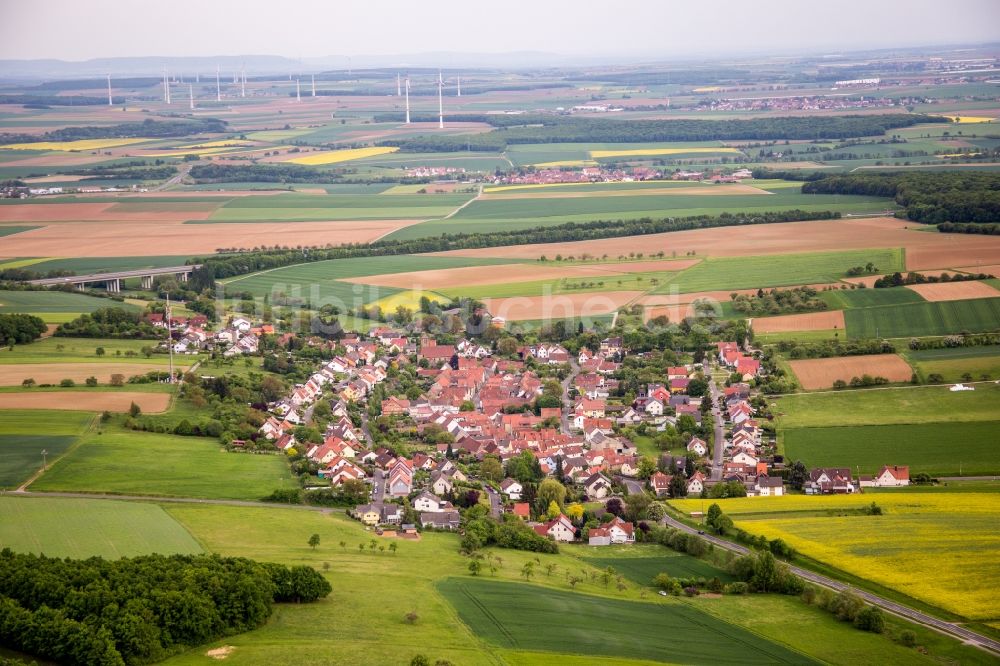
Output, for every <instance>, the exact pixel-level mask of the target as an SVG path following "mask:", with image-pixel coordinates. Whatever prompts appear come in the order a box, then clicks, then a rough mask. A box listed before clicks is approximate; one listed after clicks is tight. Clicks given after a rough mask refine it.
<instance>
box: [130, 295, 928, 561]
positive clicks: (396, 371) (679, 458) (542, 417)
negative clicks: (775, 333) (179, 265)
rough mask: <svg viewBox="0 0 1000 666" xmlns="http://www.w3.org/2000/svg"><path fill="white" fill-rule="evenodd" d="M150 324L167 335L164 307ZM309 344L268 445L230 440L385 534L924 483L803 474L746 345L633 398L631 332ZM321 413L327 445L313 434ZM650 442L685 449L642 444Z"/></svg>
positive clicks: (890, 473) (631, 529)
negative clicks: (579, 341) (314, 357)
mask: <svg viewBox="0 0 1000 666" xmlns="http://www.w3.org/2000/svg"><path fill="white" fill-rule="evenodd" d="M486 314H488V313H486ZM147 319H148V320H149V321H150V322H151V323H153V325H154V326H161V327H164V328H165V327H166V323H165V322H164V319H163V316H162V315H155V314H152V315H147ZM171 336H172V337H171V339H172V341H173V342H172V346H173V351H174V352H175V353H181V354H183V353H193V352H194V351H197V350H204V349H206V348H208V349H213V350H214V351H215V353H216V354H217V355H220V356H221V357H223V358H232V357H234V356H239V355H253V354H258V353H260V352H259V349H261V340H262V338H264V337H265V336H275V328H274V326H273V325H270V324H255V323H254V322H252V321H251V319H250V318H247V317H242V316H236V317H233V318H231V319H230V320H229V322H228V324H227V325H225V326H222V327H220V330H218V331H217V332H214V333H212V332H210V331H207V330H206V321H205V318H204V317H200V316H196V317H190V318H187V319H184V318H176V319H173V318H172V319H171ZM294 337H295V336H294V335H293V334H290V333H285V334H283V335H281V336H276V337H274V338H273V339H274V340H275V342H276V347H272V349H277V351H276V352H274V353H275V354H276V355H281V354H286V355H289V356H290V355H291V352H290V351H283V350H286V349H289V348H290V345H289V343H290V341H291V340H293V338H294ZM305 345H306V346H307V347H311V348H315V349H320V350H322V351H323V352H324V355H325V356H326V357H327V360H323V361H322V363H321V364H320V365H319V367H318V368H316V370H315V372H313V374H312V375H311V376H309V378H308V380H307V381H305V382H302V383H298V384H296V385H295V386H294V387H293V388H291V390H290V392H289V393H288V394H287V395H285V396H283V397H281V398H279V399H277V400H275V401H274V402H272V403H269V404H268V405H267V406H266V407H267V411H268V416H267V419H266V421H265V422H264V423H263V424H262V425H261V426H260V428H259V431H258V432H257V433H256V435H255V436H254V437H253V438H251V439H238V440H233V441H232V442H229V448H230V450H232V451H248V450H254V451H258V452H259V451H265V452H272V453H273V452H282V453H284V454H285V455H287V456H288V457H289V459H290V460H292V461H293V462H294V461H296V460H297V461H299V463H298V464H297V466H296V465H293V468H295V469H298V470H299V471H300V472H302V473H303V475H302V482H303V485H304V488H305V489H306V490H309V491H317V490H322V491H325V492H327V493H331V496H332V497H334V498H340V499H341V500H347V499H353V500H361V501H356V503H354V504H351V505H350V506H349V507H348V508H349V512H350V514H351V515H353V516H354V517H355V518H356V519H357V520H359V521H361V522H362V523H364V524H365V525H367V526H369V527H370V528H372V529H375V530H377V531H378V532H379V533H388V534H392V535H397V534H398V535H399V536H402V537H404V538H405V537H410V538H419V537H418V536H417V535H418V534H419V532H420V531H424V530H428V529H432V530H460V529H462V527H463V525H464V517H465V516H466V515H467V513H468V511H469V510H470V509H472V508H474V507H478V508H477V509H476V510H477V511H478V512H479V513H482V514H485V515H488V516H489V517H491V518H492V519H493V520H496V521H500V522H503V521H505V520H518V521H523V523H524V524H525V525H527V526H528V527H530V528H531V529H532V530H533V531H534V532H535V533H536V534H538V535H540V536H543V537H546V538H549V539H552V540H554V541H562V542H571V541H583V542H584V543H587V544H590V545H593V546H600V545H609V544H627V543H632V542H634V541H635V540H636V532H637V530H640V525H642V524H644V523H645V521H647V520H661V519H662V518H663V513H662V508H661V507H659V505H655V500H663V499H668V498H683V497H702V498H725V497H742V496H747V497H774V496H781V495H784V494H786V493H789V492H801V493H804V494H806V495H825V494H852V493H860V492H863V491H864V489H865V488H866V487H898V486H906V485H908V484H909V472H908V468H907V467H905V466H885V467H883V468H882V469H880V470H878V471H877V473H875V474H874V475H871V476H868V475H857V474H853V473H852V470H851V469H850V468H848V467H843V468H818V469H811V470H805V469H796V468H794V467H793V466H791V465H790V463H789V462H788V461H785V460H783V458H782V457H781V456H779V455H776V454H775V444H774V430H773V427H772V426H770V424H769V423H768V420H769V419H768V416H769V415H768V413H767V402H766V400H765V399H764V398H763V397H762V396H761V395H760V394H759V392H758V391H757V390H756V389H755V386H756V385H757V383H758V381H759V380H760V379H761V377H762V374H763V373H765V369H764V366H763V365H762V363H761V360H760V359H759V352H757V351H755V350H753V349H752V348H748V347H745V346H744V347H742V348H741V346H740V344H738V343H737V342H735V341H719V342H717V343H715V346H714V354H708V355H706V357H705V358H704V359H703V362H701V363H693V362H692V363H687V364H684V365H677V366H670V367H665V368H662V380H661V381H658V382H652V383H647V384H645V385H644V386H643V387H642V388H641V389H640V390H639V391H638V392H637V393H636V395H635V399H634V400H633V401H630V402H625V401H623V399H622V398H621V396H620V391H619V379H618V376H619V373H620V371H621V369H622V364H623V361H624V360H625V359H626V358H627V357H628V356H629V354H630V350H629V349H628V348H627V347H626V346H625V345H624V343H623V340H622V338H621V337H619V336H611V337H606V338H603V339H601V340H600V342H599V344H597V345H594V346H595V348H593V349H591V348H588V347H581V348H580V349H579V351H578V352H576V353H571V352H570V351H569V350H568V349H567V348H566V347H565V346H563V345H562V344H559V343H549V342H537V343H532V344H525V345H523V346H520V347H518V348H517V349H516V350H513V353H507V354H503V353H499V350H498V349H496V345H495V344H491V343H489V342H486V341H485V340H483V339H481V338H476V337H461V338H458V339H457V340H456V341H454V343H453V344H452V343H447V344H445V343H439V342H438V341H437V340H436V339H435V338H434V337H431V336H429V335H426V334H421V333H419V332H418V331H416V330H415V329H414V328H413V327H412V326H411V327H408V328H405V329H404V328H395V327H392V326H380V327H376V328H373V329H371V331H370V332H369V333H368V334H367V335H366V336H358V335H354V334H347V335H346V337H341V338H340V339H337V340H324V339H322V338H318V337H313V338H308V339H306V340H305ZM508 351H510V350H508ZM403 376H406V377H412V378H413V381H412V382H409V381H401V380H400V377H403ZM717 383H718V384H720V386H717ZM320 405H322V408H321V409H320V408H319V406H320ZM321 412H322V413H323V415H324V417H325V418H324V419H323V420H322V423H324V424H325V425H323V428H322V430H319V429H316V430H314V431H313V432H314V433H318V434H319V437H316V436H315V435H313V436H312V437H311V439H309V440H305V441H302V440H300V439H298V438H297V437H296V432H300V433H301V432H302V428H303V427H305V426H312V425H317V424H319V423H320V420H319V419H314V414H315V415H319V414H320V413H321ZM642 438H646V439H647V440H650V439H652V440H653V441H658V442H659V441H664V442H669V444H668V445H667V446H668V448H667V449H666V450H662V449H661V450H660V452H659V453H658V454H656V455H651V454H650V451H649V450H648V447H647V449H646V451H644V452H640V447H639V446H638V445H637V444H636V441H637V440H640V439H642ZM799 465H801V463H799ZM543 487H547V489H548V490H543ZM552 489H556V490H555V493H554V494H551V493H550V491H552ZM549 498H554V499H549ZM654 505H655V506H654Z"/></svg>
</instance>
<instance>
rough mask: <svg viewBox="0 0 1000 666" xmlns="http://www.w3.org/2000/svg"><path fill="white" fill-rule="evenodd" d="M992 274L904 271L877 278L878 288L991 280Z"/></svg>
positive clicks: (876, 286) (876, 284)
mask: <svg viewBox="0 0 1000 666" xmlns="http://www.w3.org/2000/svg"><path fill="white" fill-rule="evenodd" d="M992 277H993V276H992V275H987V274H986V273H976V274H973V273H955V274H954V275H952V274H950V273H942V274H941V275H924V274H923V273H907V274H906V275H905V276H904V275H903V274H902V273H899V272H896V273H893V274H892V275H886V276H885V277H880V278H879V279H877V280H875V285H874V286H875V288H876V289H885V288H888V287H902V286H904V285H908V284H934V283H936V282H970V281H972V280H989V279H990V278H992Z"/></svg>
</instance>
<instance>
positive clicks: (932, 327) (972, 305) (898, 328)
mask: <svg viewBox="0 0 1000 666" xmlns="http://www.w3.org/2000/svg"><path fill="white" fill-rule="evenodd" d="M844 322H845V323H846V324H847V334H848V336H850V337H851V338H874V337H883V338H904V337H911V336H912V337H920V336H928V335H947V334H949V333H960V332H962V331H970V332H973V333H981V332H985V331H995V330H1000V298H977V299H972V300H967V301H938V302H932V303H910V304H904V305H883V306H879V307H872V308H857V309H853V310H847V311H845V312H844Z"/></svg>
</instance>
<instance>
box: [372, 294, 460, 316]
mask: <svg viewBox="0 0 1000 666" xmlns="http://www.w3.org/2000/svg"><path fill="white" fill-rule="evenodd" d="M422 296H426V297H427V298H429V299H431V300H432V301H441V302H444V301H447V300H448V299H447V298H446V297H444V296H442V295H441V294H438V293H435V292H433V291H418V290H416V289H410V290H408V291H400V292H398V293H395V294H393V295H392V296H386V297H385V298H380V299H379V300H377V301H375V302H374V303H372V304H371V305H377V306H379V307H380V308H382V312H395V311H396V308H398V307H399V306H400V305H402V306H403V307H404V308H409V309H410V310H413V311H414V312H416V311H418V310H419V309H420V298H421V297H422Z"/></svg>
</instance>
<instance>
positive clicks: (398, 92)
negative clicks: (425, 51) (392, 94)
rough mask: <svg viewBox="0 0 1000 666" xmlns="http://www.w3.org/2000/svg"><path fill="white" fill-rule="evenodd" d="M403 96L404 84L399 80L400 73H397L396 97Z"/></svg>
mask: <svg viewBox="0 0 1000 666" xmlns="http://www.w3.org/2000/svg"><path fill="white" fill-rule="evenodd" d="M402 96H403V89H402V83H401V82H400V80H399V73H398V72H397V73H396V97H402Z"/></svg>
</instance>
